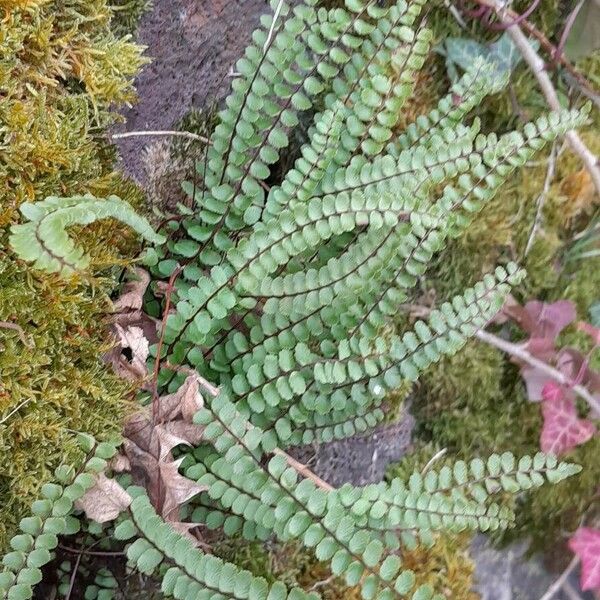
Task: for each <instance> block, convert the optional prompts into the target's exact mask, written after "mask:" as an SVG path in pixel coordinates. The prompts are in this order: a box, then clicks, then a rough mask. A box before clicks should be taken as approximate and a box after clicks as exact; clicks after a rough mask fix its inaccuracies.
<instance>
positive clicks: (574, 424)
mask: <svg viewBox="0 0 600 600" xmlns="http://www.w3.org/2000/svg"><path fill="white" fill-rule="evenodd" d="M542 395H543V397H544V401H543V402H542V416H543V418H544V426H543V428H542V435H541V448H542V451H543V452H547V453H551V454H557V455H559V454H562V453H564V452H567V451H568V450H571V449H572V448H575V447H576V446H580V445H581V444H584V443H585V442H587V441H588V440H589V439H590V438H591V437H592V436H593V435H594V433H596V427H595V426H594V424H593V423H591V422H590V421H587V420H586V419H580V418H579V417H578V416H577V409H576V408H575V401H574V399H573V396H572V393H571V392H569V391H567V390H565V389H564V388H562V387H561V386H558V385H557V384H555V383H548V384H546V386H544V390H543V392H542Z"/></svg>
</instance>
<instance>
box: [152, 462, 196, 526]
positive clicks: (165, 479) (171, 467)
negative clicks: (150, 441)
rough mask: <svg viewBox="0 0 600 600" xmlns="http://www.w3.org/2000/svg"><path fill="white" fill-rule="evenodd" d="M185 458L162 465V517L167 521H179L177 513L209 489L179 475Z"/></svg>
mask: <svg viewBox="0 0 600 600" xmlns="http://www.w3.org/2000/svg"><path fill="white" fill-rule="evenodd" d="M182 460H183V458H180V459H179V460H175V461H172V462H169V463H160V477H161V480H162V484H163V490H164V494H163V497H162V501H161V515H162V517H163V518H164V519H165V520H167V521H179V515H178V514H177V511H178V510H179V507H180V506H181V505H182V504H185V503H186V502H187V501H188V500H190V498H193V497H194V496H195V495H196V494H199V493H200V492H204V491H205V490H206V489H207V487H206V486H200V485H198V484H197V483H196V482H195V481H192V480H191V479H188V478H187V477H183V476H182V475H180V474H179V465H180V464H181V461H182Z"/></svg>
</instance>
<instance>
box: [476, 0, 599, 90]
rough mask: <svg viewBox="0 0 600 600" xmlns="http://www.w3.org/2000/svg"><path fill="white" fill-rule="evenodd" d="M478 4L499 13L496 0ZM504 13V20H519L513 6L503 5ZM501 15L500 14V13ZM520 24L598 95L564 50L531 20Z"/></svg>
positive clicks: (555, 58)
mask: <svg viewBox="0 0 600 600" xmlns="http://www.w3.org/2000/svg"><path fill="white" fill-rule="evenodd" d="M474 1H475V2H477V3H478V4H481V5H482V6H487V7H488V8H492V9H494V11H496V13H498V10H499V7H498V5H497V3H496V0H474ZM500 10H501V11H502V14H503V15H504V16H505V19H501V20H502V21H503V22H509V23H512V22H514V21H517V20H518V18H519V13H517V12H515V11H514V10H512V9H511V8H508V7H502V8H500ZM499 16H500V15H499ZM519 25H520V26H521V27H522V28H523V29H524V30H525V31H527V33H528V34H529V35H530V36H531V37H534V38H535V39H536V40H537V41H538V42H539V43H540V46H541V47H542V48H543V49H544V50H545V51H546V52H547V53H548V54H549V55H550V57H551V58H552V59H553V60H554V61H557V62H559V63H560V64H561V65H562V66H563V67H564V68H565V69H566V70H567V71H568V72H569V74H570V75H571V76H572V77H573V78H574V79H575V80H576V81H577V83H578V84H579V85H580V86H581V87H582V88H583V89H584V90H585V92H586V93H587V94H589V95H591V96H597V95H598V92H597V91H596V90H595V89H594V88H593V87H592V85H591V84H590V82H589V81H588V80H587V79H586V78H585V76H584V75H583V74H582V73H580V72H579V71H578V70H577V69H576V68H575V66H574V65H573V64H572V63H571V62H570V61H569V59H568V58H567V57H566V56H565V55H564V53H563V52H557V50H558V48H557V47H556V46H555V45H554V44H553V43H552V42H551V41H550V40H549V39H548V38H547V37H546V36H545V35H544V34H543V33H542V32H541V31H540V30H539V29H538V28H537V27H536V26H535V25H534V24H533V23H531V22H530V21H528V20H527V19H525V20H524V21H522V22H520V23H519Z"/></svg>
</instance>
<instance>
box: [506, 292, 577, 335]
mask: <svg viewBox="0 0 600 600" xmlns="http://www.w3.org/2000/svg"><path fill="white" fill-rule="evenodd" d="M502 312H503V313H504V314H505V315H507V316H509V317H510V318H511V319H512V320H513V321H515V322H516V323H517V324H518V325H519V327H520V328H521V329H523V331H525V332H526V333H528V334H529V335H530V336H531V337H532V338H544V339H549V340H552V341H554V340H555V339H556V337H557V336H558V334H559V333H560V332H561V331H562V330H563V329H564V328H565V327H566V326H567V325H569V324H570V323H572V322H573V321H574V320H575V318H576V316H577V313H576V310H575V305H574V304H573V303H572V302H571V301H570V300H559V301H558V302H553V303H552V304H548V303H546V302H540V301H539V300H531V301H530V302H528V303H527V304H526V305H525V306H521V305H520V304H519V303H518V302H517V301H516V300H515V299H514V298H512V297H511V298H510V300H509V301H507V303H506V304H505V306H504V307H503V309H502Z"/></svg>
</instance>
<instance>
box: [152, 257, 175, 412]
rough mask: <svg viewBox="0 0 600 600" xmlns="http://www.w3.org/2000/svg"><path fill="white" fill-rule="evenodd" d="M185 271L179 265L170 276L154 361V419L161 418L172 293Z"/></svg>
mask: <svg viewBox="0 0 600 600" xmlns="http://www.w3.org/2000/svg"><path fill="white" fill-rule="evenodd" d="M181 271H183V267H182V266H180V265H179V266H178V267H177V268H176V269H175V270H174V271H173V273H172V274H171V277H170V278H169V284H168V286H167V291H166V294H165V298H166V300H165V310H164V313H163V318H162V324H161V328H160V336H159V338H158V347H157V350H156V362H155V363H154V373H153V375H152V388H151V389H152V418H153V419H154V420H156V419H158V418H159V410H160V406H159V404H158V375H159V373H160V358H161V353H162V347H163V341H164V339H165V331H166V328H167V319H168V318H169V310H170V308H171V294H172V293H173V288H174V286H175V280H176V279H177V277H179V274H180V273H181Z"/></svg>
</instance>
